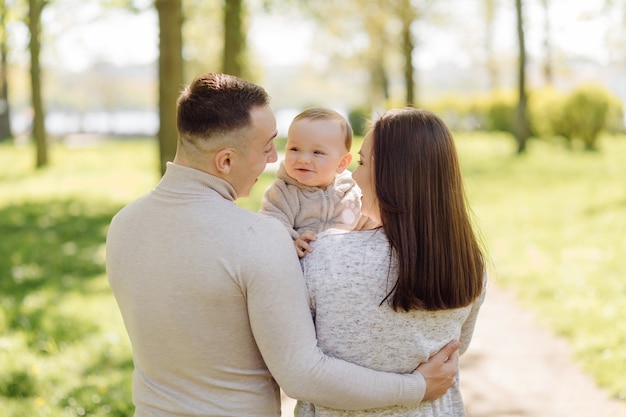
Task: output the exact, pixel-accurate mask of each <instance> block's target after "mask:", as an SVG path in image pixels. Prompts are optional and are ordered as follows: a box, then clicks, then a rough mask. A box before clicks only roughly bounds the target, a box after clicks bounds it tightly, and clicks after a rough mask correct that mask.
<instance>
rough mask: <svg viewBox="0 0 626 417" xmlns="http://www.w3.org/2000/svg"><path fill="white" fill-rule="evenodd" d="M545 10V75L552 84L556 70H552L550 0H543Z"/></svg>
mask: <svg viewBox="0 0 626 417" xmlns="http://www.w3.org/2000/svg"><path fill="white" fill-rule="evenodd" d="M541 4H542V5H543V10H544V16H545V17H544V38H543V53H544V56H543V76H544V78H545V81H546V84H547V85H552V84H553V80H554V71H553V70H552V43H551V39H550V37H551V33H550V32H551V30H550V0H541Z"/></svg>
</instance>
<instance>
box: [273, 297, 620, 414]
mask: <svg viewBox="0 0 626 417" xmlns="http://www.w3.org/2000/svg"><path fill="white" fill-rule="evenodd" d="M461 388H462V391H463V398H464V400H465V407H466V410H467V417H513V416H525V417H626V403H624V402H619V401H616V400H612V399H609V398H608V396H607V395H606V393H605V392H603V391H602V390H600V389H599V388H598V387H597V386H596V384H595V383H594V381H593V380H592V378H591V377H590V376H588V375H586V374H585V373H583V372H582V371H581V369H580V367H579V366H578V365H577V364H576V363H574V362H573V360H572V352H571V349H570V348H569V346H568V345H567V343H566V342H565V341H564V340H562V339H560V338H557V337H555V336H554V335H552V334H551V333H550V332H549V331H547V330H546V329H545V328H543V327H542V326H541V325H540V324H539V323H538V321H537V320H536V318H535V317H534V316H533V315H532V314H531V313H529V312H528V311H526V310H524V309H522V308H521V307H520V306H519V304H518V303H517V301H516V299H515V297H514V295H513V294H512V293H511V292H509V291H505V290H502V289H499V288H497V287H495V286H494V285H490V288H489V292H488V294H487V299H486V301H485V304H484V306H483V308H482V310H481V313H480V315H479V317H478V324H477V326H476V330H475V333H474V338H473V340H472V345H471V346H470V348H469V349H468V351H467V353H466V354H465V355H463V357H462V358H461ZM294 404H295V402H294V401H293V400H291V399H290V398H286V397H285V398H283V407H282V408H283V417H286V416H293V406H294Z"/></svg>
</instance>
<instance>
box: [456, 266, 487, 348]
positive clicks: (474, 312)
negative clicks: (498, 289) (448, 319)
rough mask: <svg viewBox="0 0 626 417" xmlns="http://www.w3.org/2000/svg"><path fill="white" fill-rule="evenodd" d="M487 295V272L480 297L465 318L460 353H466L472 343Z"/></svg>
mask: <svg viewBox="0 0 626 417" xmlns="http://www.w3.org/2000/svg"><path fill="white" fill-rule="evenodd" d="M486 295H487V273H485V277H484V279H483V291H482V293H481V294H480V295H479V296H478V298H477V299H476V300H474V304H473V305H472V309H471V310H470V313H469V315H468V316H467V319H466V320H465V322H464V323H463V326H462V327H461V337H460V340H459V341H460V342H461V347H460V348H459V355H462V354H464V353H465V351H466V350H467V348H468V347H469V345H470V342H471V341H472V336H473V335H474V328H475V327H476V319H477V318H478V311H479V310H480V307H481V306H482V304H483V302H484V301H485V296H486Z"/></svg>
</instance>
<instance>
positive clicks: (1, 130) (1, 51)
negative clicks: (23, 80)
mask: <svg viewBox="0 0 626 417" xmlns="http://www.w3.org/2000/svg"><path fill="white" fill-rule="evenodd" d="M6 15H7V9H6V2H5V0H0V142H2V141H4V140H7V139H10V138H11V137H12V136H13V134H12V132H11V107H10V105H9V84H8V77H7V68H8V65H7V36H6V29H5V28H6Z"/></svg>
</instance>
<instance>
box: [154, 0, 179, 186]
mask: <svg viewBox="0 0 626 417" xmlns="http://www.w3.org/2000/svg"><path fill="white" fill-rule="evenodd" d="M155 5H156V9H157V12H158V15H159V133H158V139H159V153H160V170H161V174H163V173H164V172H165V168H166V163H167V162H168V161H172V160H173V159H174V156H175V155H176V144H177V141H178V130H177V127H176V100H178V95H179V94H180V90H181V88H182V86H183V56H182V49H183V36H182V26H183V11H182V1H181V0H155Z"/></svg>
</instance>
